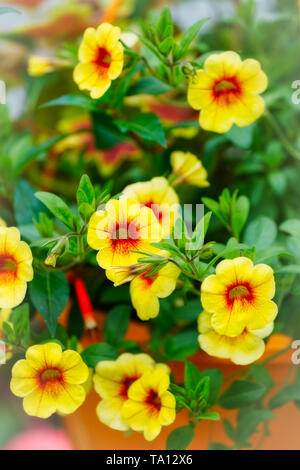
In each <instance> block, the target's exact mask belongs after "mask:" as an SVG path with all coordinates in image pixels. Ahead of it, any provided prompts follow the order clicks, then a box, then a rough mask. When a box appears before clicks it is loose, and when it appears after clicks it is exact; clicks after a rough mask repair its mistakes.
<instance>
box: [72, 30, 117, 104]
mask: <svg viewBox="0 0 300 470" xmlns="http://www.w3.org/2000/svg"><path fill="white" fill-rule="evenodd" d="M119 37H120V28H117V27H115V26H112V25H111V24H109V23H102V24H101V25H100V26H98V28H97V29H95V28H87V29H86V30H85V32H84V35H83V41H82V43H81V45H80V47H79V53H78V58H79V62H80V63H79V64H77V65H76V67H75V69H74V81H75V82H76V83H77V84H78V86H79V88H80V89H81V90H89V91H90V94H91V97H92V98H94V99H97V98H100V97H101V96H102V95H104V93H105V92H106V91H107V90H108V88H109V87H110V85H111V81H112V80H115V79H116V78H118V76H119V75H120V73H121V72H122V68H123V61H124V59H123V46H122V44H121V43H120V41H119Z"/></svg>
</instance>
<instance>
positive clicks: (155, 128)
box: [116, 113, 166, 147]
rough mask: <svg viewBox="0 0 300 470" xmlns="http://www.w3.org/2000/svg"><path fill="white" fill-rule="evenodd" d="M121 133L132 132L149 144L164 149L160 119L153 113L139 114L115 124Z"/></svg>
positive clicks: (164, 143)
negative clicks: (156, 144)
mask: <svg viewBox="0 0 300 470" xmlns="http://www.w3.org/2000/svg"><path fill="white" fill-rule="evenodd" d="M116 123H117V124H118V126H119V128H120V130H121V132H126V133H127V132H128V131H132V132H134V133H135V134H138V135H140V136H141V137H142V138H143V139H145V140H148V141H149V142H156V143H158V144H160V145H161V146H162V147H166V140H165V133H164V129H163V126H162V123H161V121H160V119H159V118H158V117H157V116H156V115H155V114H153V113H145V114H139V115H137V116H135V117H134V118H132V119H131V120H127V121H117V122H116Z"/></svg>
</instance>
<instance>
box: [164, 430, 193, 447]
mask: <svg viewBox="0 0 300 470" xmlns="http://www.w3.org/2000/svg"><path fill="white" fill-rule="evenodd" d="M194 437H195V430H194V428H193V427H192V426H181V427H180V428H176V429H174V430H173V431H172V432H171V433H170V434H169V436H168V438H167V444H166V449H167V450H184V449H186V448H187V447H188V446H189V444H190V443H191V442H192V440H193V439H194Z"/></svg>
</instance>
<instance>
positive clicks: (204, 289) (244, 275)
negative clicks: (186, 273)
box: [201, 257, 277, 337]
mask: <svg viewBox="0 0 300 470" xmlns="http://www.w3.org/2000/svg"><path fill="white" fill-rule="evenodd" d="M274 294H275V281H274V275H273V270H272V268H270V267H269V266H267V265H266V264H257V265H256V266H254V265H253V263H252V261H251V260H250V259H249V258H245V257H239V258H235V259H233V260H230V259H226V260H223V261H221V263H219V264H218V266H217V267H216V274H212V275H210V276H208V277H207V278H206V279H205V280H204V282H203V283H202V286H201V302H202V305H203V308H204V309H205V310H206V311H207V312H209V313H212V314H213V315H212V318H211V325H212V327H213V329H214V330H215V331H216V332H217V333H219V334H220V335H226V336H231V337H233V336H238V335H240V334H241V333H242V332H243V331H244V329H245V328H247V329H249V330H257V329H261V328H264V327H265V326H267V325H268V324H269V323H271V322H272V321H273V320H274V319H275V317H276V315H277V305H276V304H275V303H274V302H273V301H272V300H271V299H272V298H273V297H274Z"/></svg>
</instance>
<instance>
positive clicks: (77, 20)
mask: <svg viewBox="0 0 300 470" xmlns="http://www.w3.org/2000/svg"><path fill="white" fill-rule="evenodd" d="M165 5H168V6H169V7H170V8H171V11H172V16H173V20H174V22H175V24H176V26H177V28H178V34H180V31H181V30H184V29H186V28H187V27H189V26H190V25H191V24H193V23H194V22H195V21H196V20H198V19H200V18H204V17H210V18H211V21H209V22H207V23H206V24H205V26H204V27H203V29H202V30H201V35H200V37H199V40H198V43H197V47H198V50H199V51H201V52H203V54H205V53H206V52H208V51H215V50H218V49H220V44H221V45H222V50H227V49H232V50H235V51H240V50H242V51H243V53H245V54H246V55H247V56H250V57H251V56H252V57H255V58H256V59H258V60H260V61H261V63H262V66H263V69H264V70H265V71H266V73H267V75H268V76H269V78H270V85H271V90H272V92H271V93H269V94H268V98H267V100H268V104H270V105H273V106H274V107H275V108H276V110H277V111H278V113H279V114H280V118H281V120H282V122H284V123H285V125H286V128H287V130H288V133H289V137H290V138H291V140H293V141H294V142H298V144H300V136H299V133H298V132H297V128H296V126H295V121H296V120H297V119H299V109H298V108H299V106H298V108H297V107H296V106H295V105H293V104H292V102H291V86H292V83H293V82H294V81H295V80H300V70H299V57H300V35H299V9H298V8H299V5H298V2H297V0H288V1H287V0H255V1H254V0H250V1H249V0H245V1H242V0H182V1H180V0H178V1H175V0H174V1H154V0H123V1H122V0H119V1H111V0H80V1H79V0H78V1H76V0H19V1H10V2H3V3H1V5H0V6H1V7H4V6H9V7H13V8H15V9H16V10H17V12H15V13H13V12H12V13H8V14H5V15H0V79H1V80H3V81H4V82H5V83H6V91H7V93H6V100H7V109H8V114H9V119H10V120H11V121H12V122H13V127H14V129H15V130H17V131H18V132H21V133H22V136H23V137H22V138H23V139H24V140H23V142H22V143H21V145H26V142H27V143H28V139H29V138H30V139H33V140H36V139H40V138H41V139H42V140H43V138H44V137H49V136H51V135H53V134H55V132H57V130H58V129H62V128H63V123H62V122H61V121H62V120H63V118H65V116H63V115H59V116H58V114H57V113H53V112H52V114H51V115H49V112H48V111H46V110H41V109H38V108H39V104H40V103H41V102H43V101H45V96H46V95H47V100H50V99H52V98H55V97H58V96H61V95H63V94H64V93H66V91H67V92H70V90H72V89H73V90H74V91H75V92H76V86H75V85H74V83H73V82H72V79H71V74H70V73H69V72H67V73H65V74H64V73H56V72H54V73H52V74H48V75H45V76H43V77H42V78H40V79H39V80H35V79H34V78H32V77H29V76H28V74H27V61H28V57H29V56H30V55H31V54H40V55H50V56H52V55H53V54H54V51H57V50H58V49H60V48H61V56H62V57H63V56H65V57H67V56H68V54H70V55H72V52H73V50H72V45H74V44H75V45H76V44H78V42H79V39H80V36H81V34H82V32H83V31H84V29H85V28H86V27H87V26H93V25H97V24H99V23H100V22H101V21H103V19H105V20H107V21H109V20H112V22H113V21H116V22H117V23H118V24H119V25H120V26H121V27H128V28H130V27H132V28H136V27H137V24H138V22H137V20H139V19H144V20H145V19H147V18H148V16H149V15H150V17H151V14H152V11H154V12H155V10H158V9H160V8H161V7H163V6H165ZM71 92H72V91H71ZM59 112H61V111H59ZM3 113H4V110H3V109H1V106H0V139H1V132H2V130H3V122H4V119H6V117H5V116H4V114H3ZM1 120H2V122H1ZM5 122H7V121H6V120H5ZM289 124H291V125H289ZM1 127H2V129H1ZM26 139H27V140H26ZM220 139H222V137H219V136H216V137H215V138H214V139H211V140H210V142H211V144H210V145H211V147H210V148H207V149H206V153H207V156H210V155H211V152H212V151H213V149H212V147H213V146H218V145H220V142H221V141H220ZM221 143H222V142H221ZM270 145H273V148H272V149H269V150H268V148H264V149H263V152H261V153H257V155H256V157H255V158H254V159H252V161H251V164H249V163H248V166H247V164H246V163H245V161H243V160H241V162H239V164H238V165H236V166H235V175H236V176H238V177H239V186H240V188H241V189H242V191H244V193H245V194H247V195H248V197H249V198H250V200H251V203H252V206H253V207H254V212H255V214H254V215H257V214H259V212H260V211H262V212H263V213H264V214H268V215H269V216H273V217H274V218H275V219H279V220H280V214H282V213H283V212H284V214H285V217H286V218H287V217H288V216H289V217H293V216H294V213H295V211H296V210H297V208H296V203H297V202H299V196H300V194H299V185H298V189H297V190H296V188H295V185H294V189H293V194H291V192H289V191H288V187H289V183H290V181H293V182H295V180H297V179H299V178H298V176H297V171H295V165H296V164H295V163H293V164H292V165H289V164H287V165H285V164H284V163H283V161H284V156H283V154H282V151H281V149H280V147H278V146H277V147H276V142H275V141H274V142H271V144H270ZM274 146H275V147H274ZM209 152H210V153H209ZM268 152H269V154H272V158H273V160H272V162H271V165H273V166H272V171H273V170H274V171H273V177H272V178H270V180H268V182H267V183H266V181H267V179H266V178H267V176H266V174H267V170H268V172H269V170H270V169H267V170H265V166H264V164H265V161H266V157H265V155H266V154H267V153H268ZM235 157H236V155H235V151H234V150H233V149H232V148H231V149H230V150H228V149H227V150H226V152H225V153H224V155H223V158H224V167H222V171H223V174H224V176H223V177H222V178H223V182H222V178H221V177H220V178H219V179H218V181H219V183H218V184H219V187H216V188H213V191H215V193H216V194H219V193H220V190H221V189H222V186H224V184H225V179H226V178H227V180H226V183H227V184H230V183H232V186H233V187H234V179H233V178H231V177H232V172H233V171H232V162H233V159H234V158H235ZM69 161H70V160H68V161H67V163H64V162H62V163H61V165H62V167H61V174H62V178H61V180H62V182H63V183H64V174H65V173H64V165H67V166H68V171H71V170H70V168H69ZM270 161H271V160H268V162H270ZM42 164H44V162H43V161H42V160H41V165H42ZM268 164H269V163H268ZM251 165H252V166H251ZM280 165H285V166H284V168H285V169H284V172H283V173H284V178H283V176H282V175H281V172H279V171H278V169H279V167H280ZM298 167H299V164H298V163H297V168H298ZM124 169H125V170H127V167H126V166H125V167H118V168H114V170H116V172H118V171H120V172H122V175H123V180H122V181H121V183H120V184H122V185H123V186H124V174H126V173H124ZM81 170H82V166H80V162H79V163H78V164H76V165H74V166H72V171H73V173H74V174H73V176H74V181H75V182H77V181H78V175H80V173H81ZM1 171H2V170H1ZM91 171H94V170H91ZM128 171H129V170H128ZM130 171H131V172H132V171H133V170H132V168H131V169H130ZM131 174H132V173H131ZM245 174H246V175H247V178H245V182H244V183H243V181H244V180H243V175H245ZM116 175H118V173H116ZM126 175H127V176H128V175H129V173H128V174H126ZM136 176H137V177H138V176H139V175H136ZM101 177H103V175H102V176H101ZM252 177H253V178H255V185H253V181H254V180H251V178H252ZM39 178H40V173H39V172H36V173H35V171H34V169H33V170H32V172H31V174H30V179H31V181H32V184H33V185H34V184H37V180H38V179H39ZM228 179H229V183H228ZM128 180H130V178H129V176H128ZM55 184H56V188H51V189H52V190H54V191H55V190H57V188H59V189H61V186H59V178H58V179H57V181H56V182H55ZM45 185H46V184H45ZM46 186H47V185H46ZM64 191H66V192H67V193H68V194H71V193H74V186H72V185H71V186H70V188H68V187H67V186H65V187H64ZM60 192H62V191H60ZM68 194H67V196H68ZM282 196H285V197H284V198H283V197H282ZM262 198H264V205H263V207H262V206H261V204H260V202H261V199H262ZM283 206H284V207H283ZM254 215H253V216H254ZM298 290H299V289H298ZM17 359H18V358H17V357H16V358H15V359H14V360H17ZM10 370H11V365H9V367H6V366H5V365H4V366H0V397H1V400H0V448H10V449H18V448H33V449H39V448H50V449H70V448H71V444H70V442H69V440H68V437H67V435H66V434H65V433H64V431H63V428H62V424H61V421H60V418H59V417H54V418H52V419H51V420H47V423H44V422H42V421H41V420H38V419H34V418H30V417H28V416H27V415H26V414H25V413H24V412H23V409H22V400H20V399H16V398H15V397H13V396H12V394H11V393H10V391H9V380H10Z"/></svg>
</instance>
